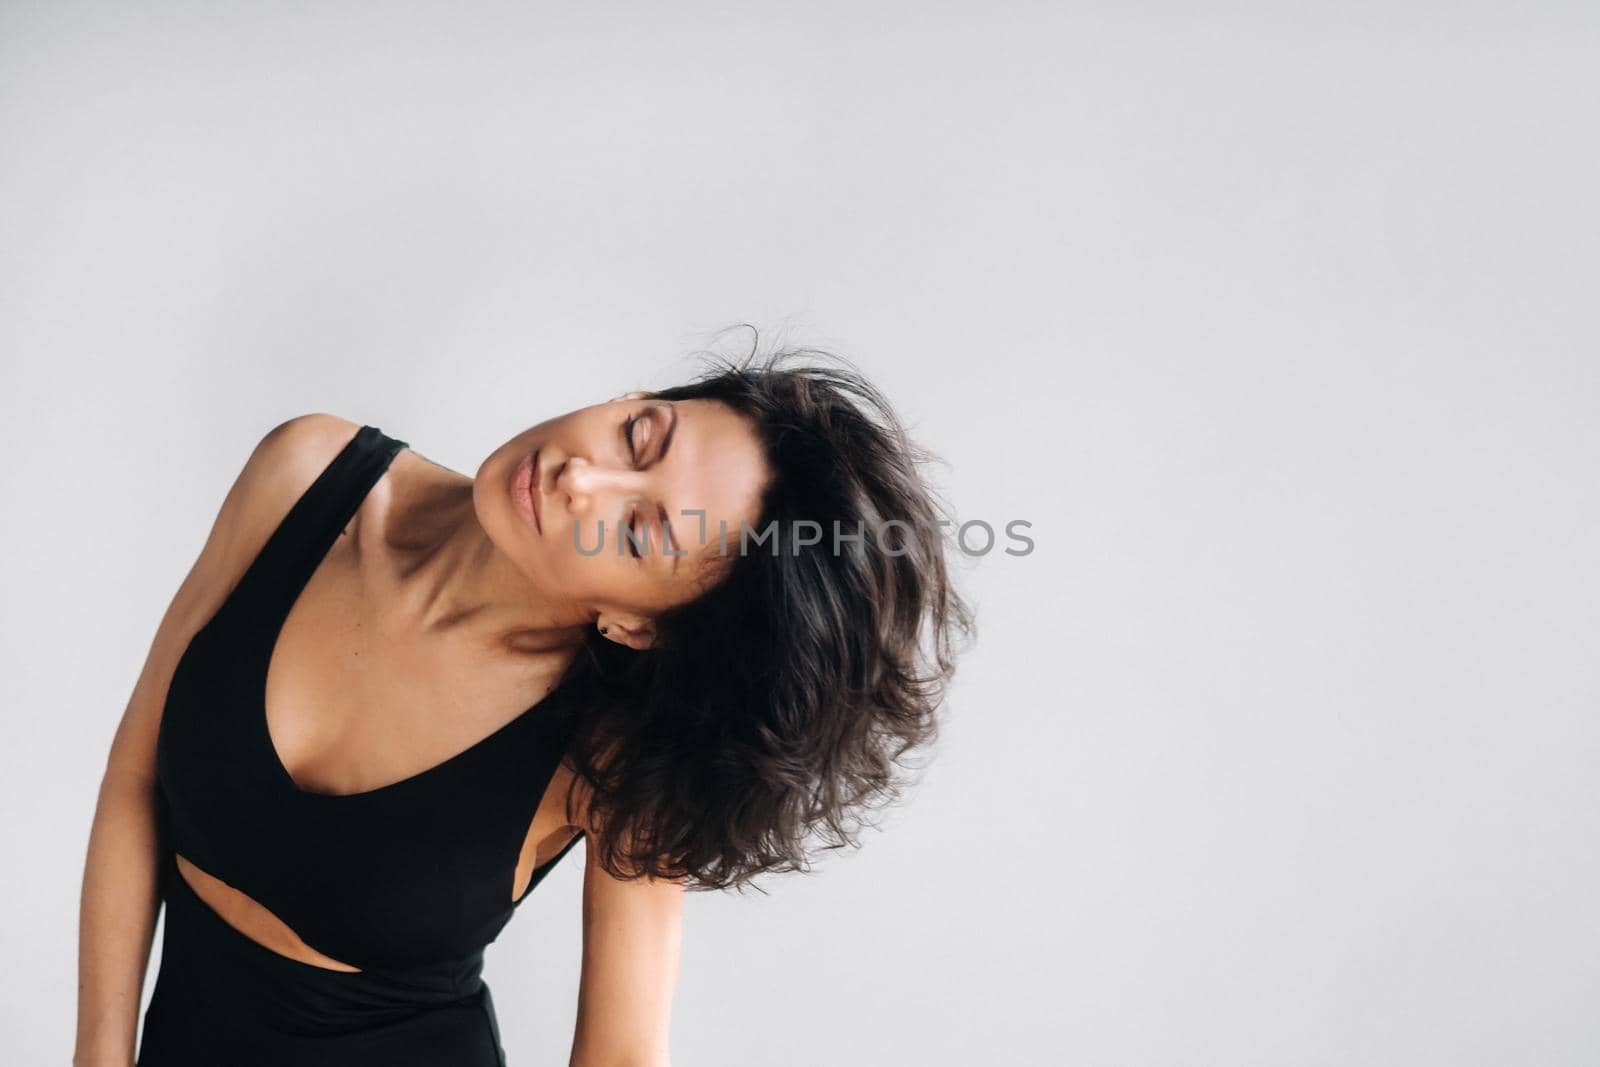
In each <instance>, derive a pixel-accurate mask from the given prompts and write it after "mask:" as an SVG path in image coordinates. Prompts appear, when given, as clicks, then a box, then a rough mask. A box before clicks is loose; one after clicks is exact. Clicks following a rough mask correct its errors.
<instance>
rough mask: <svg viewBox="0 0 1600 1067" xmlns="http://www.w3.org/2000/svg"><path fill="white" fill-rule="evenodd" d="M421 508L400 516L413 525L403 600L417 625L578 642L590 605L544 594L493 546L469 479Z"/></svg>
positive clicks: (463, 634)
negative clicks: (476, 505) (576, 603)
mask: <svg viewBox="0 0 1600 1067" xmlns="http://www.w3.org/2000/svg"><path fill="white" fill-rule="evenodd" d="M418 510H419V512H420V511H424V510H425V512H426V513H425V514H419V513H413V514H409V515H404V516H397V518H399V519H403V521H404V524H405V525H406V526H407V527H411V532H410V534H409V535H408V537H407V538H406V540H408V541H409V542H410V543H409V544H408V547H407V548H406V549H405V550H404V552H403V556H402V558H403V559H404V561H405V562H404V564H403V569H402V571H401V573H400V575H399V578H398V581H399V591H398V593H397V600H398V606H399V609H400V610H401V611H402V612H403V613H404V614H405V615H406V616H408V617H410V618H412V619H413V620H415V622H416V625H417V627H418V629H420V630H421V631H423V632H424V633H429V634H433V633H444V632H446V631H455V633H456V636H458V637H460V638H463V639H465V640H466V641H468V642H469V643H471V644H474V645H480V646H482V647H484V648H486V649H490V650H504V651H507V652H511V653H518V654H530V655H531V654H539V653H547V652H553V651H560V650H564V649H570V650H572V651H576V650H577V648H578V647H579V645H580V644H581V642H582V639H583V634H584V630H585V627H586V626H587V625H588V623H589V621H590V620H589V613H588V612H586V611H584V610H583V609H582V608H581V607H579V606H578V605H575V604H569V603H562V602H560V601H557V600H554V599H552V598H550V597H548V596H544V595H542V594H541V592H540V591H539V590H538V589H537V588H535V587H534V586H533V583H532V582H531V581H530V580H529V578H528V576H527V575H526V574H524V573H522V572H521V571H519V570H518V569H517V568H516V567H515V566H514V565H513V564H512V562H511V560H510V559H509V558H508V557H507V556H506V555H505V553H503V552H501V551H500V549H499V548H497V547H496V546H495V544H494V542H493V541H492V540H490V539H489V535H488V534H487V533H485V532H484V529H483V525H482V524H481V523H480V522H479V521H478V515H477V512H476V511H475V510H473V506H472V482H471V481H466V482H464V483H462V484H460V485H453V486H451V487H450V488H449V489H448V490H445V491H443V492H441V493H439V494H438V495H437V496H436V497H435V498H434V499H433V500H431V501H430V502H429V503H428V504H426V505H424V506H423V507H422V508H419V509H418ZM418 531H420V533H419V532H418Z"/></svg>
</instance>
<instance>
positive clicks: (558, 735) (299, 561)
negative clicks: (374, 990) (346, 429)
mask: <svg viewBox="0 0 1600 1067" xmlns="http://www.w3.org/2000/svg"><path fill="white" fill-rule="evenodd" d="M406 447H408V445H407V443H406V442H404V441H399V440H396V439H394V438H392V437H388V436H386V435H385V434H384V433H383V432H382V431H381V430H379V429H378V428H377V427H375V426H363V427H361V429H360V430H359V431H358V432H357V433H356V435H355V437H354V438H353V439H351V441H350V442H349V443H348V444H347V445H346V446H345V447H344V449H343V451H341V452H340V453H339V454H338V456H336V457H335V458H334V460H333V461H332V463H330V464H329V465H328V466H327V467H326V468H325V469H324V470H323V471H322V473H321V474H320V475H319V476H318V477H317V479H316V481H315V482H313V483H312V485H311V487H310V488H309V489H307V490H306V491H305V493H304V494H303V495H302V496H301V497H300V498H299V500H298V501H297V502H296V503H295V505H294V506H293V507H292V508H291V509H290V511H289V513H288V515H287V516H286V517H285V518H284V519H283V521H282V522H281V523H280V524H279V526H278V527H277V529H276V530H274V532H273V534H272V536H271V537H270V538H269V539H268V540H267V543H266V544H265V546H263V548H262V549H261V552H260V554H259V555H258V556H257V557H256V558H255V559H254V560H253V561H252V562H251V564H250V566H249V568H248V569H247V570H246V571H245V574H244V576H243V577H242V578H241V579H240V580H239V583H238V585H237V586H235V587H234V589H233V591H232V592H231V593H229V595H228V597H227V599H226V600H225V601H224V602H223V604H222V606H221V607H220V608H219V609H218V610H217V613H216V614H215V615H214V616H213V617H212V618H211V620H210V621H209V622H207V623H206V624H205V625H204V626H203V627H201V628H200V630H199V631H198V632H197V633H196V634H195V635H194V637H193V639H192V640H191V641H190V643H189V645H188V647H187V648H186V649H185V650H184V652H183V656H182V658H181V659H180V660H179V661H178V664H177V667H176V669H175V671H174V674H173V678H172V684H171V688H170V689H169V691H168V694H167V700H166V705H165V709H164V711H163V714H162V719H161V727H160V734H159V740H158V743H157V760H156V763H157V774H158V780H159V784H160V790H159V796H160V805H159V809H160V812H161V817H162V819H163V824H164V827H163V828H164V833H165V834H166V836H167V839H168V842H169V844H170V848H171V851H173V852H176V853H181V854H182V855H183V856H185V857H187V858H188V859H189V860H190V861H192V862H193V863H194V864H195V865H196V866H198V867H200V868H201V869H202V870H204V871H206V872H207V873H209V874H212V875H215V876H216V877H217V878H220V879H221V880H222V881H223V882H225V883H227V884H228V885H230V886H233V887H234V888H236V889H238V890H239V891H240V892H242V893H244V894H246V895H247V896H249V897H250V898H251V899H253V900H255V901H257V902H258V903H260V904H261V906H262V907H264V908H266V909H267V910H268V911H270V912H271V913H272V914H273V915H275V916H277V917H278V918H279V919H281V920H283V922H284V923H286V924H287V925H288V926H289V927H290V929H292V930H293V931H294V932H295V933H296V934H298V935H299V936H300V938H301V940H302V941H304V942H305V943H306V944H307V945H309V946H311V947H312V948H313V949H315V950H317V951H318V952H321V953H324V954H326V955H327V956H330V957H332V958H333V959H336V960H339V961H342V962H344V963H347V964H350V965H351V966H354V967H359V968H361V969H362V970H364V971H378V972H422V973H423V975H424V976H425V975H426V974H428V973H430V972H431V973H437V974H441V975H451V976H454V977H455V979H456V980H457V981H460V980H467V981H470V980H472V979H475V978H476V976H477V974H478V971H479V969H480V968H481V964H482V952H483V949H484V947H485V946H486V945H488V944H489V943H490V942H492V941H493V940H494V939H495V938H496V937H497V936H498V935H499V933H500V931H501V929H502V928H503V927H504V926H505V925H506V923H507V922H509V921H510V919H511V916H512V914H513V913H514V912H515V910H516V908H517V906H518V905H520V904H521V903H522V901H523V900H525V899H527V896H528V894H529V893H531V892H532V891H533V889H534V887H535V886H537V885H538V884H539V883H540V882H541V881H542V880H543V879H544V877H545V875H547V874H549V873H550V871H551V869H553V868H554V867H555V865H556V864H557V863H559V862H560V861H561V859H562V858H563V857H565V856H566V854H567V852H569V851H570V850H571V849H572V847H573V845H575V844H577V842H578V840H579V839H580V838H581V837H582V836H583V835H581V834H579V835H578V836H577V837H575V838H574V839H573V840H572V841H571V842H569V843H568V844H567V846H566V847H565V848H563V849H562V850H561V851H560V852H559V853H558V854H557V855H556V856H555V857H554V858H552V859H551V860H549V861H548V862H546V863H544V864H543V865H541V866H540V867H539V868H538V869H536V870H535V871H534V873H533V876H532V879H531V881H530V882H529V884H528V887H527V889H526V890H525V891H524V892H523V894H522V896H520V897H518V898H517V899H516V901H515V902H513V901H512V897H511V894H512V889H513V888H514V883H515V876H516V866H517V863H518V860H519V857H520V855H521V851H522V846H523V844H524V841H525V840H526V837H527V833H528V828H529V826H530V825H531V824H532V821H533V817H534V814H535V812H536V811H537V809H538V806H539V802H540V800H541V799H542V797H543V795H544V791H545V789H546V788H547V787H548V785H549V783H550V782H551V781H552V780H553V778H554V775H555V772H556V769H557V768H558V766H559V764H560V761H561V757H562V755H563V754H564V752H565V745H566V742H567V740H568V738H569V737H570V730H571V715H572V713H573V710H574V705H575V704H576V701H575V700H574V698H573V692H572V685H571V678H572V674H571V671H569V672H568V676H567V678H565V679H563V681H562V683H561V684H560V685H559V686H557V688H556V689H555V690H553V691H552V692H551V693H549V694H548V695H546V696H545V697H544V698H542V699H541V700H540V701H539V702H538V703H537V704H535V705H534V706H533V707H531V708H529V709H528V710H527V711H525V712H523V713H522V714H521V715H520V716H518V717H517V718H516V719H513V720H512V721H511V722H509V723H507V724H506V725H505V726H504V727H502V728H500V729H498V730H496V731H495V732H494V733H492V734H490V735H489V736H488V737H485V738H483V739H482V740H481V741H478V742H477V743H475V744H473V745H472V746H471V747H469V748H467V749H465V750H464V751H462V752H459V753H457V754H456V755H454V756H452V757H450V758H449V759H447V760H445V761H444V762H442V763H439V764H436V765H435V766H433V767H431V768H429V769H427V770H425V771H423V772H421V773H419V774H416V775H413V776H412V777H410V778H406V779H403V780H401V781H399V782H394V783H392V784H390V785H386V786H382V787H380V788H377V789H373V790H370V791H368V792H364V793H353V794H344V795H331V794H323V793H313V792H308V791H306V790H303V789H301V788H300V787H299V786H298V785H296V784H295V782H294V781H293V779H291V778H290V776H289V773H288V771H287V770H285V768H284V766H283V764H282V763H281V761H280V760H279V758H278V754H277V750H276V749H275V748H274V747H273V744H272V739H271V736H270V734H269V733H268V731H267V719H266V703H265V690H266V677H267V666H268V664H269V663H270V661H271V655H272V650H273V647H274V645H275V644H276V642H277V637H278V633H279V631H280V629H281V628H282V626H283V623H284V620H285V619H286V618H287V617H288V614H289V609H290V608H291V607H292V606H293V605H294V603H295V601H296V600H297V599H298V598H299V595H300V592H301V590H302V589H304V588H305V586H306V584H307V582H308V581H309V580H310V578H311V575H312V573H313V571H314V570H315V569H316V567H317V565H318V564H319V563H320V562H321V561H322V560H323V558H324V557H325V556H326V555H327V553H328V550H329V548H330V547H331V546H332V544H333V542H334V540H335V538H337V537H338V536H339V533H340V531H341V530H343V529H344V527H345V526H346V524H347V523H348V522H349V521H350V519H351V517H352V516H354V514H355V512H356V510H357V508H358V507H359V506H360V504H361V502H362V501H363V500H364V499H365V498H366V496H367V494H368V493H369V492H370V491H371V489H372V487H373V485H374V484H376V482H377V481H378V479H379V478H380V477H382V475H383V473H384V471H386V470H387V469H388V468H389V465H390V463H391V462H393V460H394V457H395V455H396V454H397V453H398V452H399V451H400V450H401V449H402V448H406ZM170 861H171V857H170V856H168V863H167V866H168V867H170V866H171V862H170ZM169 876H171V877H177V876H178V875H176V874H175V873H171V874H169Z"/></svg>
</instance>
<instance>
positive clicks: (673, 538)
mask: <svg viewBox="0 0 1600 1067" xmlns="http://www.w3.org/2000/svg"><path fill="white" fill-rule="evenodd" d="M666 406H667V410H668V411H669V412H671V414H672V421H671V422H670V423H668V424H667V432H666V433H664V434H662V435H661V451H660V452H659V453H658V454H657V455H656V463H660V462H661V461H662V460H664V459H666V458H667V449H669V448H671V447H672V435H673V434H674V433H676V432H677V430H678V405H676V404H674V403H673V402H672V401H670V400H669V401H666ZM656 509H657V511H658V512H659V513H660V518H661V536H662V541H663V546H664V547H665V545H666V544H667V543H670V545H671V548H672V550H673V552H680V551H682V546H681V545H679V544H678V538H677V535H676V534H674V533H673V532H672V525H671V524H670V523H669V522H668V521H667V506H666V504H664V503H662V502H660V501H657V502H656ZM668 558H669V559H671V560H672V570H671V573H673V574H677V573H678V561H679V560H681V559H683V557H682V556H679V555H671V556H669V557H668Z"/></svg>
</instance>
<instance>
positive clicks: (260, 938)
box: [174, 854, 361, 974]
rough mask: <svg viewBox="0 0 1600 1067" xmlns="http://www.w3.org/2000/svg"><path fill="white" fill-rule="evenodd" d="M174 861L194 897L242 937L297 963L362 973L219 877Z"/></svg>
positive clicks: (179, 857)
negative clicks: (314, 944)
mask: <svg viewBox="0 0 1600 1067" xmlns="http://www.w3.org/2000/svg"><path fill="white" fill-rule="evenodd" d="M174 858H175V859H176V860H177V864H178V874H179V876H180V877H182V878H183V880H184V882H186V883H187V884H188V886H189V888H190V889H192V890H194V895H195V896H197V897H199V898H200V900H201V902H202V903H204V904H205V906H206V907H208V908H210V909H211V911H212V913H213V914H214V915H216V916H217V918H219V919H221V920H222V921H223V922H225V923H227V924H228V925H229V926H231V927H232V928H233V929H234V931H235V932H236V933H238V934H239V935H240V936H241V937H244V938H248V939H249V940H251V941H253V942H255V943H256V944H257V945H260V946H261V947H262V948H264V949H267V950H268V951H269V952H275V953H277V954H278V955H280V956H283V957H284V958H286V959H290V960H293V961H295V962H296V963H304V964H307V965H308V966H311V967H320V968H322V969H323V970H325V971H343V972H345V973H348V974H360V973H361V968H360V967H355V966H352V965H350V964H348V963H344V962H343V961H341V960H336V959H334V958H333V957H332V956H328V955H325V954H323V953H321V952H318V951H317V950H316V949H314V948H312V947H311V946H310V945H308V944H306V943H305V941H304V940H302V939H301V937H300V935H299V934H297V933H295V932H294V930H293V929H291V928H290V927H289V924H288V923H286V922H284V921H283V920H282V919H280V918H278V917H277V916H276V915H274V914H272V912H270V911H268V910H267V909H266V908H264V907H262V906H261V905H260V904H258V903H256V902H255V901H254V900H252V899H251V898H250V897H249V896H247V895H246V894H244V893H241V892H240V891H239V890H237V889H235V888H233V886H231V885H229V884H228V883H226V882H224V881H223V880H222V879H220V878H218V877H217V876H216V875H214V874H208V873H207V872H205V871H203V870H201V869H200V868H199V867H196V866H195V865H194V864H193V863H191V862H189V860H188V858H187V857H185V856H183V855H181V854H178V855H175V857H174Z"/></svg>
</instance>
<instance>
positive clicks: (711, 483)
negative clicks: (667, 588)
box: [660, 399, 768, 562]
mask: <svg viewBox="0 0 1600 1067" xmlns="http://www.w3.org/2000/svg"><path fill="white" fill-rule="evenodd" d="M670 406H671V407H672V408H674V409H676V411H677V415H678V427H677V430H676V431H675V432H674V433H673V435H672V447H671V448H670V449H669V450H668V452H667V458H666V460H665V461H664V462H663V463H662V464H661V466H660V471H661V475H662V483H661V493H662V503H663V504H664V505H665V506H666V507H667V509H668V510H667V519H668V520H669V521H670V522H671V524H672V532H673V535H674V537H675V539H676V540H677V542H678V547H679V548H681V549H683V550H684V551H686V552H688V553H689V554H690V555H689V557H688V559H692V558H694V557H695V556H704V555H706V554H710V555H713V556H714V555H716V553H717V551H718V549H719V547H720V543H719V536H720V535H719V531H720V525H719V524H720V523H722V522H726V523H727V524H728V525H727V528H728V532H729V540H730V543H732V544H735V545H736V544H737V543H738V542H737V537H738V532H739V524H740V523H741V522H748V523H750V524H752V525H754V523H755V522H756V520H757V519H758V518H759V515H758V514H757V505H758V504H759V500H760V494H761V490H762V488H763V486H764V485H765V484H766V481H767V477H768V472H767V465H766V461H765V459H764V457H763V456H762V453H761V443H760V441H759V440H758V439H757V437H756V433H755V429H754V427H753V426H752V425H751V423H750V421H749V420H748V419H747V418H745V417H744V416H743V415H741V414H739V413H738V412H736V411H734V410H733V409H732V408H730V407H728V406H727V405H726V404H722V403H720V402H718V401H714V400H699V399H697V400H677V401H673V402H672V403H671V404H670ZM690 511H696V512H698V511H704V512H705V517H704V520H702V519H701V517H700V516H699V515H698V514H688V512H690ZM702 521H704V524H705V536H704V539H703V543H702V538H701V522H702ZM685 562H687V559H686V560H685Z"/></svg>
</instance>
